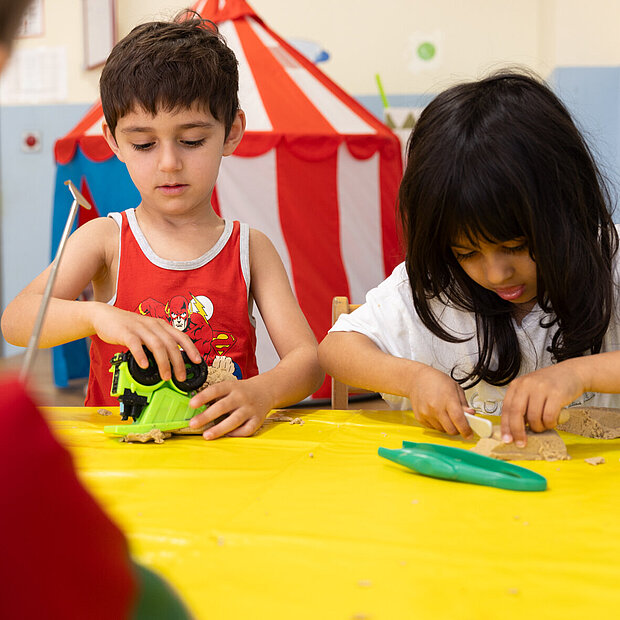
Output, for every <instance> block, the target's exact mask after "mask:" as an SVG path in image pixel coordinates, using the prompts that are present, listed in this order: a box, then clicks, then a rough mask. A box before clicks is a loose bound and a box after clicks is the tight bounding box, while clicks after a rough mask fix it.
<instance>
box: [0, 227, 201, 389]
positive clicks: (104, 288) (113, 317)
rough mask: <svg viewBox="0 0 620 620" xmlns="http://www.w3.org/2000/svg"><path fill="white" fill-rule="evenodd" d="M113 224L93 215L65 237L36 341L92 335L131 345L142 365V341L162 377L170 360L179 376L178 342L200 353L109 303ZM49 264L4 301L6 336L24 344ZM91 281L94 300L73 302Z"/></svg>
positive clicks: (160, 324) (166, 329) (168, 330)
mask: <svg viewBox="0 0 620 620" xmlns="http://www.w3.org/2000/svg"><path fill="white" fill-rule="evenodd" d="M118 235H119V229H118V226H117V225H116V223H115V222H114V221H113V220H112V219H110V218H98V219H96V220H92V221H90V222H88V223H87V224H85V225H83V226H80V227H79V228H78V229H77V230H76V231H75V232H74V233H73V234H72V235H71V237H69V239H68V240H67V245H66V246H65V251H64V254H63V256H62V260H61V263H60V266H59V267H58V272H57V277H56V282H55V283H54V288H53V290H52V296H51V298H50V301H49V305H48V309H47V313H46V316H45V321H44V322H43V327H42V330H41V339H40V344H39V346H41V347H52V346H56V345H58V344H63V343H65V342H70V341H72V340H77V339H79V338H83V337H86V336H92V335H93V334H97V335H98V336H99V337H100V338H101V339H102V340H104V341H105V342H109V343H112V344H119V345H120V346H124V347H127V348H129V349H130V350H131V352H132V353H133V355H134V357H135V358H136V361H137V362H138V364H139V365H140V366H142V367H146V366H148V360H147V358H146V355H145V353H144V351H143V350H142V345H143V344H145V345H146V346H147V347H148V348H149V349H151V351H152V352H153V355H154V357H155V360H156V361H157V364H158V367H159V370H160V374H161V375H162V378H164V379H168V378H170V374H171V371H170V363H172V365H173V368H174V372H175V375H176V376H177V377H178V378H179V379H181V380H183V379H184V377H185V364H184V363H183V359H182V357H181V354H180V352H179V349H178V346H179V345H180V346H182V347H183V348H184V349H185V350H186V351H187V353H188V355H189V356H190V358H191V359H192V360H193V361H195V362H199V361H200V354H199V353H198V351H197V350H196V348H195V346H194V344H193V343H192V341H191V340H190V338H189V337H188V336H187V335H185V334H183V333H182V332H180V331H179V330H176V329H174V328H173V327H172V326H171V325H169V324H168V323H166V321H163V320H160V319H154V318H151V317H143V316H140V315H138V314H135V313H133V312H126V311H124V310H120V309H118V308H114V307H112V306H109V305H108V304H107V303H106V302H107V301H108V299H110V298H111V297H112V295H113V293H114V288H115V283H116V273H115V268H116V262H115V257H116V254H117V248H118ZM50 269H51V266H50V267H48V268H47V269H46V270H45V271H43V273H41V274H40V275H39V276H37V277H36V278H35V279H34V280H33V281H32V282H31V283H30V284H29V285H28V286H26V288H25V289H24V290H23V291H22V292H21V293H19V295H17V297H16V298H15V299H14V300H13V301H12V302H11V303H10V304H9V305H8V306H7V308H6V310H5V311H4V314H3V315H2V333H3V335H4V337H5V338H6V340H7V341H8V342H10V343H11V344H15V345H18V346H27V344H28V341H29V339H30V334H31V332H32V329H33V327H34V323H35V320H36V316H37V313H38V311H39V306H40V305H41V301H42V298H43V292H44V290H45V286H46V284H47V280H48V278H49V272H50ZM90 282H92V283H93V288H94V291H95V300H94V301H76V299H77V297H78V296H79V295H80V294H81V293H82V291H83V290H84V289H85V288H86V286H87V285H88V284H89V283H90Z"/></svg>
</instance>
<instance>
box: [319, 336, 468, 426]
mask: <svg viewBox="0 0 620 620" xmlns="http://www.w3.org/2000/svg"><path fill="white" fill-rule="evenodd" d="M319 361H320V362H321V365H322V366H323V368H324V369H325V370H326V371H327V373H328V374H330V375H331V376H332V377H334V378H335V379H337V380H338V381H341V382H343V383H347V384H349V385H353V386H355V387H361V388H364V389H367V390H372V391H376V392H382V393H387V394H394V395H397V396H405V397H407V398H409V399H410V401H411V408H412V410H413V412H414V415H415V417H416V420H418V422H420V423H421V424H422V425H423V426H426V427H428V428H435V429H437V430H439V431H445V432H446V433H449V434H451V435H456V434H458V433H460V434H461V435H463V436H464V437H470V436H471V435H472V432H471V429H470V428H469V424H468V423H467V421H466V419H465V416H464V415H463V411H464V410H467V411H471V409H470V407H469V404H468V403H467V399H466V398H465V393H464V392H463V390H462V389H461V387H460V386H459V385H458V383H456V382H455V381H454V380H452V379H451V378H450V377H449V376H448V375H446V374H444V373H443V372H441V371H439V370H436V369H435V368H432V367H431V366H428V365H426V364H422V363H421V362H416V361H413V360H408V359H404V358H400V357H395V356H393V355H389V354H387V353H384V352H383V351H381V350H380V349H379V348H378V347H377V346H376V345H375V344H374V342H373V341H372V340H371V339H370V338H368V337H367V336H365V335H363V334H360V333H357V332H330V333H329V334H327V336H326V337H325V339H324V340H323V341H322V342H321V344H320V345H319Z"/></svg>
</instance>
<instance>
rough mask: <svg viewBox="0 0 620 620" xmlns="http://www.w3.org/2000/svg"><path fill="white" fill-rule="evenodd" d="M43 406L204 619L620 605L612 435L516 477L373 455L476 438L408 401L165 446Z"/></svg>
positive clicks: (553, 612)
mask: <svg viewBox="0 0 620 620" xmlns="http://www.w3.org/2000/svg"><path fill="white" fill-rule="evenodd" d="M43 411H44V414H45V415H46V417H47V418H48V419H49V420H50V421H51V423H52V427H53V428H54V430H55V431H56V434H57V435H58V437H59V438H60V440H61V441H62V442H63V443H64V444H65V445H67V446H68V448H69V449H70V451H71V452H72V454H73V456H74V459H75V463H76V466H77V469H78V472H79V474H80V476H81V479H82V480H83V481H84V483H85V485H86V486H87V488H88V489H89V490H90V491H91V492H92V493H93V494H94V496H95V497H96V498H97V499H98V500H99V501H100V503H101V504H102V505H103V507H104V508H105V509H106V510H107V511H108V513H109V514H110V516H111V517H112V518H113V519H115V520H116V522H117V523H118V524H119V525H120V527H121V528H122V529H123V530H124V531H125V533H126V535H127V537H128V539H129V543H130V546H131V549H132V553H133V555H134V557H135V558H136V559H137V560H138V561H139V562H142V563H143V564H145V565H147V566H149V567H151V568H153V569H155V570H156V571H158V572H159V573H160V574H161V575H162V576H164V577H165V578H166V579H168V581H169V582H170V583H171V584H172V585H173V586H174V587H175V588H176V590H177V591H178V593H179V594H180V595H181V597H182V598H183V599H184V601H185V602H186V604H187V605H188V607H189V608H190V609H191V611H192V612H193V614H194V615H195V617H196V618H204V619H207V618H208V619H210V620H217V619H240V618H261V619H263V618H269V619H279V618H286V619H292V618H295V619H305V618H312V619H316V618H320V619H322V620H327V619H331V618H334V619H336V618H338V619H358V620H361V619H372V620H378V619H389V620H397V619H400V618H416V619H427V618H428V619H430V618H433V619H435V618H449V619H460V620H465V619H472V620H474V619H475V620H481V619H487V618H488V619H493V620H494V619H496V618H502V619H504V620H509V619H513V618H514V619H515V620H516V619H518V620H522V619H523V618H546V619H553V618H561V619H562V620H567V619H570V618H580V619H582V618H597V619H600V618H614V617H618V614H620V611H619V610H620V484H619V482H620V439H619V440H607V441H605V440H594V439H585V438H583V437H578V436H575V435H569V434H566V433H562V437H563V439H564V440H565V442H566V444H567V447H568V452H569V454H570V456H571V460H569V461H556V462H540V461H528V462H520V463H519V464H520V465H522V466H525V467H528V468H530V469H532V470H534V471H536V472H538V473H540V474H541V475H543V476H545V477H546V478H547V481H548V490H547V491H544V492H518V491H508V490H502V489H497V488H493V487H485V486H478V485H473V484H466V483H459V482H451V481H445V480H439V479H435V478H429V477H425V476H422V475H419V474H416V473H414V472H412V471H410V470H408V469H406V468H403V467H401V466H399V465H397V464H395V463H392V462H390V461H387V460H385V459H382V458H380V457H379V456H378V455H377V449H378V448H379V446H384V447H386V448H400V447H401V445H402V442H403V440H407V441H417V442H430V443H439V444H444V445H452V446H456V447H461V448H470V447H472V446H473V445H474V441H464V440H462V439H459V438H451V437H449V436H447V435H443V434H440V433H438V432H435V431H431V430H428V429H424V428H422V427H420V426H418V425H417V423H416V422H415V420H414V419H413V416H412V414H411V412H391V411H353V410H351V411H331V410H316V411H312V410H299V411H296V410H291V411H288V412H281V413H284V414H287V415H289V416H291V417H299V418H300V419H301V421H302V422H303V423H301V424H299V423H298V424H291V423H290V422H288V421H279V422H277V421H272V422H270V421H267V422H266V423H265V426H264V427H263V429H262V430H261V431H260V432H259V433H258V434H257V435H256V436H255V437H252V438H245V439H241V438H238V439H235V438H224V439H219V440H216V441H213V442H206V441H204V440H203V439H202V438H201V437H191V436H184V437H175V438H173V439H171V440H167V441H166V442H165V443H164V444H161V445H156V444H153V443H149V444H127V443H120V442H119V440H118V438H113V437H110V436H108V435H105V434H104V433H103V426H104V425H107V424H110V423H111V420H114V423H115V422H116V420H117V419H118V418H117V410H113V411H114V416H113V418H112V417H105V416H102V415H101V414H99V413H98V412H97V409H94V408H47V409H44V410H43ZM594 456H602V457H604V458H605V463H604V464H601V465H597V466H593V465H590V464H588V463H587V462H585V460H584V459H586V458H589V457H594ZM111 595H113V593H111Z"/></svg>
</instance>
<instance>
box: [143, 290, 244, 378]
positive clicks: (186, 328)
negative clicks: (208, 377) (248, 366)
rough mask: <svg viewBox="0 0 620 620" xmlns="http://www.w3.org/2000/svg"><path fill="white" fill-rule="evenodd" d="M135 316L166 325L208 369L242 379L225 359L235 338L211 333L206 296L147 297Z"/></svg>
mask: <svg viewBox="0 0 620 620" xmlns="http://www.w3.org/2000/svg"><path fill="white" fill-rule="evenodd" d="M134 312H137V313H139V314H143V315H145V316H152V317H155V318H158V319H164V320H165V321H168V323H170V325H172V327H174V328H176V329H178V330H179V331H182V332H185V333H186V334H187V335H188V336H189V337H190V338H191V339H192V342H193V343H194V344H195V345H196V348H197V349H198V351H200V354H201V355H202V358H203V359H204V360H205V363H206V364H207V366H214V367H216V368H221V369H222V370H228V371H229V372H230V373H232V374H233V375H235V377H237V379H242V378H243V377H242V373H241V368H240V367H239V365H238V364H237V363H236V362H235V361H234V360H233V359H232V358H230V357H228V356H227V355H225V353H227V352H228V350H229V349H231V348H232V347H233V346H234V345H235V342H236V338H235V336H234V335H233V334H231V333H230V332H227V331H218V330H216V329H213V326H212V321H213V313H214V308H213V302H212V301H211V300H210V299H209V297H207V296H206V295H193V294H192V293H191V292H188V293H187V294H183V295H175V296H174V297H171V298H170V299H168V300H166V301H165V302H161V301H159V300H157V299H153V298H152V297H149V298H147V299H144V300H143V301H141V302H140V303H139V304H138V307H137V308H136V309H135V310H134Z"/></svg>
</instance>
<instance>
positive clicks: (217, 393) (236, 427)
mask: <svg viewBox="0 0 620 620" xmlns="http://www.w3.org/2000/svg"><path fill="white" fill-rule="evenodd" d="M256 378H257V377H253V378H252V379H245V380H241V381H222V382H221V383H216V384H215V385H210V386H209V387H208V388H205V389H204V390H202V391H201V392H198V394H196V395H195V396H194V397H193V398H192V399H191V401H190V403H189V404H190V406H191V407H195V408H197V407H200V406H201V405H204V404H205V403H208V402H211V401H215V402H214V403H213V404H212V405H210V406H209V407H207V408H206V409H205V410H204V411H203V412H202V413H199V414H198V415H196V416H194V417H193V418H192V419H191V420H190V422H189V425H190V427H191V428H199V427H201V426H203V425H204V424H207V422H211V421H213V420H215V419H216V418H219V417H220V416H221V415H226V414H228V417H227V418H226V419H224V420H222V421H221V422H220V423H219V424H216V425H215V426H212V427H211V428H209V429H207V430H206V431H205V432H204V433H203V434H202V436H203V437H204V438H205V439H216V438H217V437H222V436H223V435H228V437H249V436H250V435H253V434H254V433H255V432H256V431H257V430H258V429H259V428H260V427H261V425H262V423H263V421H264V420H265V418H266V417H267V414H268V413H269V411H271V404H270V399H269V398H268V396H267V395H266V393H265V388H264V386H263V385H262V384H261V383H260V382H257V381H253V379H256Z"/></svg>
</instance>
